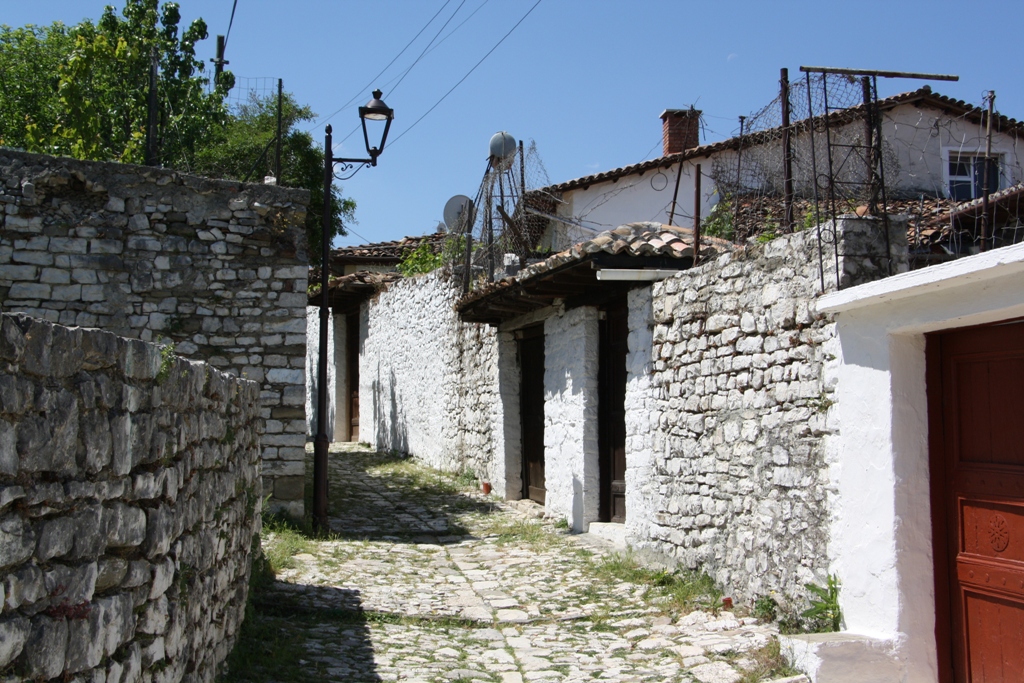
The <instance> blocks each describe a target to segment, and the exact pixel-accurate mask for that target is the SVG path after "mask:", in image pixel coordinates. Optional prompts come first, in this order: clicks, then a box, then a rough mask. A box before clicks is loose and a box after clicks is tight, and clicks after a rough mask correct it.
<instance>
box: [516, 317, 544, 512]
mask: <svg viewBox="0 0 1024 683" xmlns="http://www.w3.org/2000/svg"><path fill="white" fill-rule="evenodd" d="M519 367H520V372H521V374H522V386H521V390H520V394H519V415H520V416H521V420H522V434H523V497H524V498H529V499H530V500H535V501H537V502H538V503H540V504H541V505H543V504H544V498H545V495H546V493H547V491H546V489H545V484H544V328H543V327H540V326H537V327H533V328H529V329H528V330H524V331H523V335H522V339H520V341H519Z"/></svg>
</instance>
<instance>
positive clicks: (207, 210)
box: [0, 150, 309, 515]
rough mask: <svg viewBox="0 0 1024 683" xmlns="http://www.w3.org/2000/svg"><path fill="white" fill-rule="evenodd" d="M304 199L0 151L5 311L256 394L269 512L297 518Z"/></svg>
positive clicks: (278, 191)
mask: <svg viewBox="0 0 1024 683" xmlns="http://www.w3.org/2000/svg"><path fill="white" fill-rule="evenodd" d="M308 202H309V193H308V192H306V191H305V190H290V189H284V188H277V187H271V186H264V185H252V184H241V183H235V182H227V181H212V180H207V179H202V178H196V177H193V176H188V175H185V174H181V173H176V172H174V171H169V170H163V169H154V168H146V167H140V166H130V165H126V164H113V163H99V162H82V161H75V160H72V159H64V158H54V157H48V156H44V155H38V154H27V153H22V152H15V151H11V150H0V208H2V213H0V310H4V311H8V312H10V311H19V312H23V313H27V314H29V315H32V316H35V317H38V318H42V319H44V320H49V321H51V322H55V323H60V324H63V325H78V326H82V327H96V328H100V329H103V330H107V331H109V332H114V333H115V334H119V335H122V336H125V337H133V338H138V339H142V340H144V341H151V340H159V339H164V340H168V341H171V342H173V343H174V344H175V351H176V352H177V353H179V354H181V355H183V356H186V357H189V358H195V359H199V360H205V361H207V362H208V363H210V364H211V365H213V366H214V367H216V368H218V369H220V370H222V371H224V372H226V373H228V374H231V375H236V376H241V377H247V378H248V379H251V380H254V381H256V382H258V383H259V384H260V385H261V387H262V393H261V400H262V402H263V409H262V416H263V417H264V418H265V419H266V420H267V434H266V436H265V438H264V440H263V460H264V464H263V476H264V477H265V478H266V479H267V482H266V487H265V488H266V490H267V492H268V493H270V494H271V495H272V499H271V502H270V506H271V509H284V510H287V511H288V512H291V513H293V514H299V515H301V514H302V512H303V505H302V492H303V481H304V478H303V474H304V468H305V466H304V460H303V458H304V445H305V430H306V425H305V417H306V415H305V405H304V403H305V344H306V311H305V308H306V285H307V275H308V268H307V263H308V260H307V254H306V238H305V231H304V227H303V226H304V221H305V213H306V205H307V204H308Z"/></svg>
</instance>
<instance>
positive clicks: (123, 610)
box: [95, 593, 137, 659]
mask: <svg viewBox="0 0 1024 683" xmlns="http://www.w3.org/2000/svg"><path fill="white" fill-rule="evenodd" d="M95 605H96V607H97V608H98V609H99V610H100V611H101V614H102V617H103V620H102V624H103V628H102V631H101V633H100V637H99V638H98V640H99V641H100V643H101V644H102V646H103V654H105V655H107V656H110V655H112V654H114V653H115V652H116V651H117V650H118V648H120V647H121V645H122V644H124V643H125V642H127V641H128V640H130V639H131V638H132V636H133V634H134V633H135V623H136V616H135V612H134V607H135V605H134V603H133V602H132V596H131V594H130V593H121V594H119V595H113V596H110V597H106V598H97V599H96V601H95ZM136 647H137V646H136ZM136 656H137V651H136ZM129 659H130V657H129Z"/></svg>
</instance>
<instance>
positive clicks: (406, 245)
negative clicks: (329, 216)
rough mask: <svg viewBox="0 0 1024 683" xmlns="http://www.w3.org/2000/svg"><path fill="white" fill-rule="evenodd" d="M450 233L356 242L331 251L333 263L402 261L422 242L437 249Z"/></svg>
mask: <svg viewBox="0 0 1024 683" xmlns="http://www.w3.org/2000/svg"><path fill="white" fill-rule="evenodd" d="M447 237H448V233H445V232H435V233H433V234H431V235H420V236H418V237H417V236H412V237H403V238H402V239H400V240H393V241H391V242H374V243H372V244H356V245H352V246H349V247H340V248H338V249H335V250H333V251H332V252H331V262H332V263H344V262H345V261H361V262H365V261H368V260H380V261H383V262H395V261H400V260H401V259H402V257H403V256H404V255H405V253H406V252H408V251H413V250H415V249H416V248H417V247H419V246H420V245H421V244H422V243H424V242H427V243H428V244H430V245H432V246H433V247H434V250H435V251H436V250H437V249H438V248H439V247H440V246H441V244H442V243H443V242H444V240H445V239H446V238H447Z"/></svg>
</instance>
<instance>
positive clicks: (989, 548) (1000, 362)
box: [927, 322, 1024, 683]
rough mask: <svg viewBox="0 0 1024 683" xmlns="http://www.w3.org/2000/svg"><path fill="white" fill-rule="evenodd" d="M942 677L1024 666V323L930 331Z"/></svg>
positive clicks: (963, 680)
mask: <svg viewBox="0 0 1024 683" xmlns="http://www.w3.org/2000/svg"><path fill="white" fill-rule="evenodd" d="M927 358H928V404H929V406H928V407H929V434H930V437H929V448H930V453H931V486H932V523H933V528H934V529H935V532H934V537H933V543H934V545H935V549H934V550H935V552H934V556H935V577H936V578H935V581H936V635H937V638H938V651H939V657H940V666H941V667H942V669H944V672H943V673H944V675H943V676H942V680H945V681H950V680H952V681H956V683H967V682H972V683H982V682H984V683H1000V682H1009V681H1020V680H1021V672H1022V671H1024V419H1022V415H1024V323H1021V322H1012V323H1005V324H1001V325H988V326H985V327H975V328H965V329H961V330H954V331H950V332H943V333H937V334H932V335H929V336H928V346H927Z"/></svg>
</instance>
